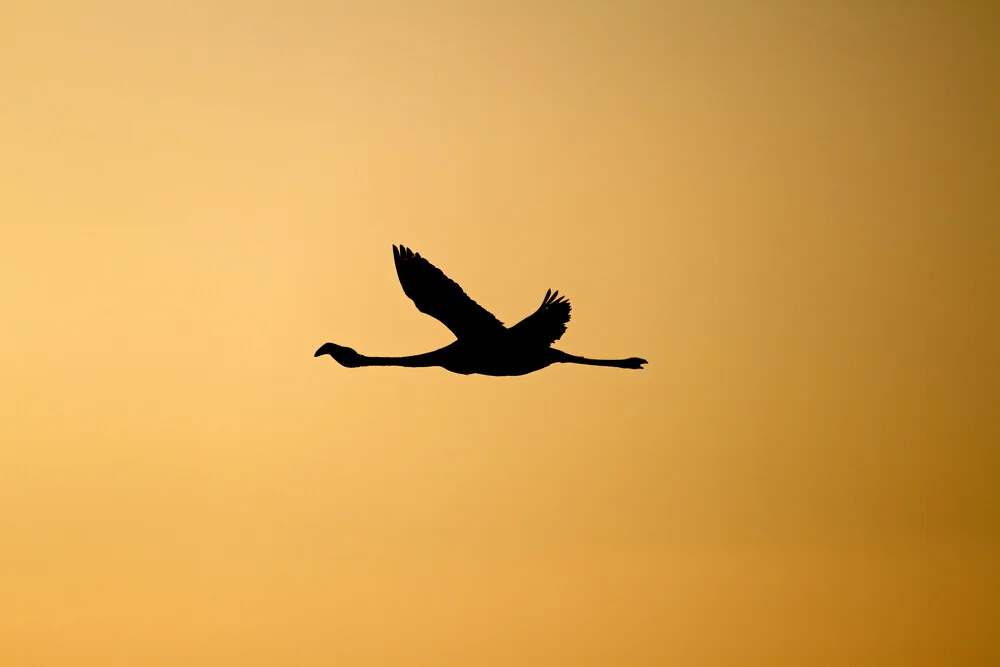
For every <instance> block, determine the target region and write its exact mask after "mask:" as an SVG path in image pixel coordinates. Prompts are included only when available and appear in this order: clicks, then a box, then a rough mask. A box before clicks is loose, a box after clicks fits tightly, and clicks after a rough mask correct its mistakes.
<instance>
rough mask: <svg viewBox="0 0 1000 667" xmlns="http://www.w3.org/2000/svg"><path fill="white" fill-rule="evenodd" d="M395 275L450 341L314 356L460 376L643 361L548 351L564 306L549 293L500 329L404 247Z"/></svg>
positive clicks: (327, 348)
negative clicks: (409, 349) (401, 353)
mask: <svg viewBox="0 0 1000 667" xmlns="http://www.w3.org/2000/svg"><path fill="white" fill-rule="evenodd" d="M392 251H393V257H394V259H395V262H396V273H397V275H398V276H399V282H400V284H401V285H402V287H403V292H404V293H405V294H406V295H407V296H408V297H410V298H411V299H412V300H413V302H414V303H415V304H416V306H417V309H418V310H420V311H421V312H424V313H427V314H428V315H431V316H432V317H434V318H436V319H438V320H439V321H441V323H443V324H444V325H445V326H447V327H448V328H449V329H451V331H452V332H453V333H454V334H455V336H456V338H457V339H456V340H455V341H454V342H453V343H451V344H450V345H447V346H445V347H442V348H440V349H438V350H434V351H432V352H426V353H424V354H416V355H413V356H408V357H368V356H365V355H362V354H358V353H357V352H355V351H354V350H352V349H351V348H349V347H343V346H341V345H336V344H334V343H325V344H324V345H323V346H322V347H320V348H319V349H318V350H317V351H316V354H315V355H314V356H317V357H318V356H321V355H324V354H329V355H330V356H331V357H333V358H334V359H335V360H336V361H337V362H339V363H340V364H341V365H342V366H346V367H348V368H357V367H360V366H404V367H410V368H422V367H429V366H439V367H441V368H444V369H445V370H448V371H451V372H452V373H459V374H461V375H470V374H479V375H493V376H514V375H527V374H528V373H533V372H535V371H537V370H541V369H543V368H545V367H547V366H549V365H551V364H554V363H576V364H586V365H590V366H612V367H616V368H631V369H637V370H638V369H641V368H642V364H645V363H646V360H645V359H640V358H638V357H631V358H629V359H588V358H586V357H578V356H575V355H572V354H567V353H566V352H563V351H561V350H557V349H555V348H553V347H552V343H554V342H555V341H556V340H558V339H559V337H560V336H562V334H563V332H565V331H566V323H567V322H569V313H570V305H569V301H567V300H566V298H565V297H559V292H556V293H555V294H553V293H552V291H551V290H549V291H548V292H547V293H546V294H545V299H544V300H543V301H542V305H541V306H540V307H539V308H538V310H536V311H535V312H534V313H532V314H531V315H529V316H528V317H526V318H524V319H523V320H521V321H520V322H518V323H517V324H516V325H514V326H512V327H509V328H508V327H505V326H504V325H503V323H501V322H500V321H499V320H498V319H497V318H496V317H494V316H493V314H492V313H490V312H489V311H487V310H486V309H485V308H483V307H482V306H480V305H479V304H477V303H476V302H475V301H473V300H472V299H470V298H469V297H468V296H467V295H466V294H465V292H463V291H462V288H461V287H459V286H458V285H457V284H456V283H455V282H453V281H452V280H450V279H449V278H448V277H447V276H445V275H444V273H442V272H441V271H440V270H439V269H437V268H436V267H435V266H434V265H433V264H431V263H430V262H428V261H427V260H426V259H424V258H423V257H421V256H420V255H419V254H415V253H413V252H412V251H411V250H410V249H409V248H405V247H403V246H400V247H399V248H396V246H393V248H392Z"/></svg>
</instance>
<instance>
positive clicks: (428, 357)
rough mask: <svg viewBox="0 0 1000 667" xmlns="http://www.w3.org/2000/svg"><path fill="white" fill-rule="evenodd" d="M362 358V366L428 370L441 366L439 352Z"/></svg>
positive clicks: (362, 356) (363, 356)
mask: <svg viewBox="0 0 1000 667" xmlns="http://www.w3.org/2000/svg"><path fill="white" fill-rule="evenodd" d="M360 356H361V365H362V366H405V367H406V368H427V367H429V366H440V365H441V355H440V354H438V351H437V350H435V351H434V352H425V353H424V354H413V355H410V356H408V357H367V356H365V355H360Z"/></svg>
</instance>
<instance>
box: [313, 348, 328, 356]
mask: <svg viewBox="0 0 1000 667" xmlns="http://www.w3.org/2000/svg"><path fill="white" fill-rule="evenodd" d="M323 347H326V346H325V345H324V346H323ZM323 347H320V348H319V349H318V350H316V354H314V355H313V356H314V357H318V356H321V355H324V354H326V352H324V351H323Z"/></svg>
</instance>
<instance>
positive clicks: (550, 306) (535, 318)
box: [510, 290, 570, 345]
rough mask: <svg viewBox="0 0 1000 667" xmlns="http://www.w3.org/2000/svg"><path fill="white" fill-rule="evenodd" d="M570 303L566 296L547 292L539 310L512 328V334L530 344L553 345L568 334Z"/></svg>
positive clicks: (550, 291)
mask: <svg viewBox="0 0 1000 667" xmlns="http://www.w3.org/2000/svg"><path fill="white" fill-rule="evenodd" d="M569 311H570V305H569V301H568V300H567V299H566V297H564V296H559V292H558V291H556V293H555V294H553V293H552V290H546V292H545V298H544V299H543V300H542V305H541V306H539V307H538V310H536V311H535V312H533V313H532V314H531V315H528V316H527V317H526V318H524V319H523V320H521V321H520V322H518V323H517V324H515V325H514V326H512V327H511V328H510V333H511V335H513V336H516V337H517V338H518V339H520V340H522V341H524V342H525V343H529V344H536V345H552V343H554V342H556V341H557V340H559V338H560V337H561V336H562V335H563V334H564V333H566V324H567V323H568V322H569Z"/></svg>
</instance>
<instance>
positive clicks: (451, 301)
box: [392, 245, 504, 338]
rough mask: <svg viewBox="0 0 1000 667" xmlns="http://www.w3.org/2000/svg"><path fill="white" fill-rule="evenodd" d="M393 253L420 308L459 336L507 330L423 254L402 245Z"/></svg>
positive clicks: (402, 278)
mask: <svg viewBox="0 0 1000 667" xmlns="http://www.w3.org/2000/svg"><path fill="white" fill-rule="evenodd" d="M392 256H393V259H394V260H395V261H396V275H398V276H399V284H400V285H402V286H403V292H404V293H405V294H406V296H408V297H410V298H411V299H413V303H414V304H416V306H417V310H419V311H420V312H421V313H426V314H427V315H430V316H431V317H433V318H435V319H437V320H439V321H440V322H441V323H442V324H444V325H445V326H446V327H448V328H449V329H451V332H452V333H453V334H455V336H456V337H457V338H478V337H482V336H490V335H493V334H496V333H498V332H500V331H503V330H504V326H503V322H501V321H500V320H498V319H497V318H496V317H494V316H493V314H492V313H490V312H489V311H488V310H486V309H485V308H483V307H482V306H480V305H479V304H478V303H476V302H475V301H473V300H472V299H470V298H469V296H468V295H467V294H466V293H465V292H463V291H462V288H461V287H459V286H458V283H456V282H455V281H453V280H451V279H450V278H449V277H448V276H446V275H444V273H442V271H441V270H440V269H439V268H437V267H436V266H434V265H433V264H431V263H430V262H428V261H427V260H426V259H424V258H423V257H421V256H420V254H419V253H414V252H413V251H412V250H410V249H409V248H406V247H404V246H402V245H400V246H399V247H398V248H397V247H396V246H392Z"/></svg>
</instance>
